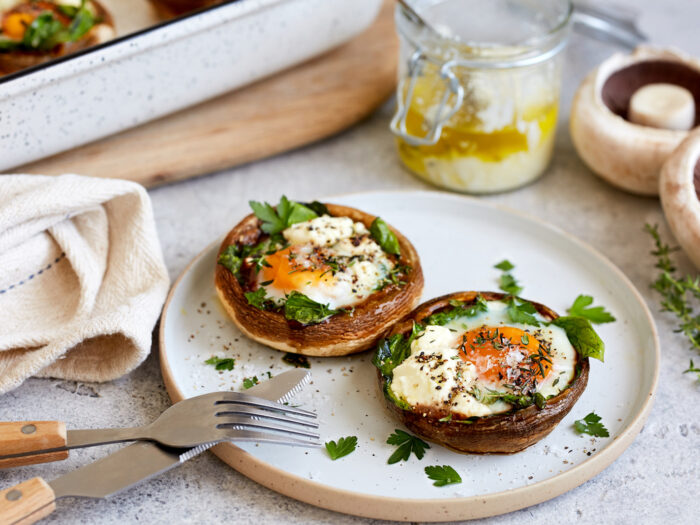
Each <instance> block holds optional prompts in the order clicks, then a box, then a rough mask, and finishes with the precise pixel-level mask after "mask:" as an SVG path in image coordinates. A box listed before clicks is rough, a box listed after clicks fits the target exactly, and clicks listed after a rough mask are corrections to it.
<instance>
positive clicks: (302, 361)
mask: <svg viewBox="0 0 700 525" xmlns="http://www.w3.org/2000/svg"><path fill="white" fill-rule="evenodd" d="M282 361H284V362H285V363H287V364H288V365H292V366H293V367H294V368H311V363H309V360H308V358H307V357H306V356H305V355H301V354H293V353H291V352H287V353H286V354H284V356H282Z"/></svg>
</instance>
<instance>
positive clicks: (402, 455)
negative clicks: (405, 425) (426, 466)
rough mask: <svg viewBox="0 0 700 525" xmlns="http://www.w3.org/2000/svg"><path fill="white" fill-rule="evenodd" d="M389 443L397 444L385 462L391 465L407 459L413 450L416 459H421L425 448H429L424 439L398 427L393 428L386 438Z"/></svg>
mask: <svg viewBox="0 0 700 525" xmlns="http://www.w3.org/2000/svg"><path fill="white" fill-rule="evenodd" d="M386 442H387V443H388V444H389V445H397V446H398V447H399V448H397V449H396V451H395V452H394V453H393V454H392V455H391V456H390V457H389V460H388V461H387V463H389V465H393V464H394V463H398V462H399V461H401V460H403V461H408V458H409V457H411V452H413V453H414V454H415V455H416V457H417V458H418V459H423V456H424V455H425V450H426V449H429V448H430V445H428V444H427V443H426V442H425V441H423V440H422V439H420V438H418V437H416V436H414V435H412V434H409V433H408V432H404V431H403V430H399V429H398V428H397V429H395V430H394V433H393V434H392V435H390V436H389V438H388V439H387V440H386Z"/></svg>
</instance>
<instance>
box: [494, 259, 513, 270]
mask: <svg viewBox="0 0 700 525" xmlns="http://www.w3.org/2000/svg"><path fill="white" fill-rule="evenodd" d="M493 267H494V268H498V269H499V270H503V271H504V272H509V271H511V270H512V269H513V268H515V266H513V263H511V262H510V261H509V260H508V259H503V260H502V261H501V262H499V263H498V264H495V265H494V266H493Z"/></svg>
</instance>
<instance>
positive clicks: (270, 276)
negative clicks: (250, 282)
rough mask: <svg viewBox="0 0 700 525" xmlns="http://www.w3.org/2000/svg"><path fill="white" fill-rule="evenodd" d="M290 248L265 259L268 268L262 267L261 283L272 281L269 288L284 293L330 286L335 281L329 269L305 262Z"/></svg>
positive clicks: (318, 264) (324, 265)
mask: <svg viewBox="0 0 700 525" xmlns="http://www.w3.org/2000/svg"><path fill="white" fill-rule="evenodd" d="M300 258H301V257H300V256H299V254H298V253H297V252H295V251H294V247H293V246H290V247H289V248H285V249H284V250H280V251H278V252H275V253H273V254H272V255H268V256H267V257H266V259H265V261H266V262H267V264H268V265H269V266H267V265H266V266H263V268H262V279H263V281H272V283H270V285H271V286H273V287H275V288H277V289H279V290H284V291H291V290H301V289H302V288H304V287H305V286H312V287H316V286H318V285H319V284H321V283H323V284H331V283H333V281H334V280H335V278H334V277H333V274H332V271H331V267H330V266H328V265H327V264H323V263H322V262H319V263H314V262H312V261H309V260H308V259H306V260H305V262H306V263H307V264H304V263H302V262H301V261H300V260H299V259H300Z"/></svg>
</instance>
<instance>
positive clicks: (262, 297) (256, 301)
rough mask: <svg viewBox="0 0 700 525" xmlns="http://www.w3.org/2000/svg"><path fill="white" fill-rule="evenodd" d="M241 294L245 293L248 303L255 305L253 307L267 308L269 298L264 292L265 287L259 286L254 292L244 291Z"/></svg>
mask: <svg viewBox="0 0 700 525" xmlns="http://www.w3.org/2000/svg"><path fill="white" fill-rule="evenodd" d="M243 295H245V298H246V299H247V301H248V304H252V305H253V306H255V308H258V309H259V310H266V309H267V304H268V302H269V299H268V297H267V293H266V292H265V288H263V287H260V288H258V289H257V290H255V291H254V292H245V293H244V294H243Z"/></svg>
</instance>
